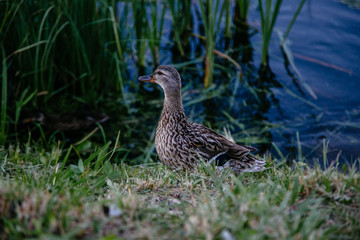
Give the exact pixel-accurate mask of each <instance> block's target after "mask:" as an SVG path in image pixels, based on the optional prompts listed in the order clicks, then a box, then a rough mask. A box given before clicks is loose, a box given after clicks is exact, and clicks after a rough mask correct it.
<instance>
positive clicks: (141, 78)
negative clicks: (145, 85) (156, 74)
mask: <svg viewBox="0 0 360 240" xmlns="http://www.w3.org/2000/svg"><path fill="white" fill-rule="evenodd" d="M139 81H142V82H152V83H153V82H155V81H154V79H153V77H152V76H151V75H146V76H141V77H139Z"/></svg>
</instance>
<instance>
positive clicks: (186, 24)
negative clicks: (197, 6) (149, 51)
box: [167, 0, 192, 56]
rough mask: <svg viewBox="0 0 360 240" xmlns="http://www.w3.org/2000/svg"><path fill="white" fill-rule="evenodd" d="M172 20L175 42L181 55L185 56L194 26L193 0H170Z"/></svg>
mask: <svg viewBox="0 0 360 240" xmlns="http://www.w3.org/2000/svg"><path fill="white" fill-rule="evenodd" d="M167 3H168V5H169V9H170V14H171V20H172V31H173V34H174V42H175V45H176V46H177V49H178V50H179V52H180V55H181V56H184V54H185V50H184V48H186V46H187V45H188V44H189V41H188V35H189V32H190V31H191V28H192V14H191V13H192V12H191V9H192V8H191V5H192V0H183V1H180V0H168V1H167Z"/></svg>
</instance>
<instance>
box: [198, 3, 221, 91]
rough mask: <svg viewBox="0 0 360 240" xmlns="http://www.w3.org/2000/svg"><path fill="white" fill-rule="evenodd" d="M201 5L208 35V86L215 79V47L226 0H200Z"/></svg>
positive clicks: (206, 78) (206, 61)
mask: <svg viewBox="0 0 360 240" xmlns="http://www.w3.org/2000/svg"><path fill="white" fill-rule="evenodd" d="M199 7H200V13H201V18H202V23H203V25H204V31H205V37H206V39H205V42H206V46H205V51H206V53H205V74H204V86H205V88H207V87H209V86H210V85H211V84H212V81H213V74H214V73H213V72H214V60H215V57H214V49H215V44H216V39H217V36H218V33H219V29H220V23H221V19H222V16H223V14H224V11H225V7H226V1H225V2H223V1H220V0H201V1H199Z"/></svg>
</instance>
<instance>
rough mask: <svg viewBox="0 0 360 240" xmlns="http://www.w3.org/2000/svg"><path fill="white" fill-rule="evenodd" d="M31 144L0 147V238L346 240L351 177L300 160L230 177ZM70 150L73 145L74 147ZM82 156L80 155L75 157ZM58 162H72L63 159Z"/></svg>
mask: <svg viewBox="0 0 360 240" xmlns="http://www.w3.org/2000/svg"><path fill="white" fill-rule="evenodd" d="M117 145H118V142H117V143H115V145H114V146H109V145H108V144H107V145H105V146H103V147H101V148H98V149H95V150H94V151H93V153H91V154H89V155H88V157H86V158H85V157H83V156H82V155H79V156H81V157H79V156H76V155H72V153H73V151H74V150H72V148H69V149H68V150H67V149H61V148H59V147H58V146H54V147H53V148H52V149H51V150H50V151H45V152H44V151H42V150H41V148H40V149H37V147H36V146H35V145H33V146H29V145H25V146H22V147H20V146H18V147H14V146H11V147H10V148H9V149H8V150H7V151H6V152H1V154H2V159H3V160H2V161H1V162H0V165H1V170H0V172H1V177H0V237H1V238H2V239H16V238H46V239H52V238H54V237H55V236H61V237H62V238H67V239H98V238H102V239H118V238H126V239H135V238H136V239H139V238H146V239H169V238H171V239H194V238H196V239H214V238H215V239H355V238H356V236H359V234H360V218H359V207H360V205H359V203H360V188H359V186H360V184H359V181H360V174H359V173H358V172H356V171H355V169H354V168H351V167H350V168H343V170H344V171H345V172H346V173H345V172H344V173H343V172H341V171H338V167H339V166H338V165H337V163H335V164H333V165H331V166H328V168H327V169H325V170H321V169H320V167H319V166H318V165H315V167H314V168H310V167H309V166H308V165H306V164H305V163H303V162H300V163H293V165H292V166H291V167H290V166H288V165H287V164H286V163H284V162H283V163H282V164H275V161H274V160H273V159H272V158H271V156H268V157H267V161H268V163H267V167H268V169H267V170H265V171H264V172H261V173H244V174H241V175H240V176H238V177H235V176H234V175H232V174H231V173H230V172H228V171H223V172H217V171H216V170H214V169H213V168H212V167H211V166H208V165H202V166H199V168H198V170H197V171H194V172H188V173H183V172H175V171H171V170H169V169H166V168H165V167H164V166H162V165H160V164H156V163H153V164H148V165H141V166H133V167H130V166H128V165H125V164H113V163H112V162H113V159H112V156H113V155H112V154H113V152H114V151H116V147H117ZM74 149H75V147H74ZM80 154H81V153H80ZM67 162H72V164H70V165H68V164H66V163H67Z"/></svg>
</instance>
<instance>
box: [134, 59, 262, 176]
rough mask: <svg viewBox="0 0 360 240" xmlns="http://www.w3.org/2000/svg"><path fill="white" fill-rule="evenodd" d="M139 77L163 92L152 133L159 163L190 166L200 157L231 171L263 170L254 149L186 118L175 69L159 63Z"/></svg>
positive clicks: (194, 164)
mask: <svg viewBox="0 0 360 240" xmlns="http://www.w3.org/2000/svg"><path fill="white" fill-rule="evenodd" d="M139 80H141V81H150V82H155V83H157V84H159V85H160V86H161V87H162V88H163V89H164V92H165V100H164V106H163V110H162V113H161V117H160V120H159V123H158V126H157V129H156V136H155V147H156V151H157V153H158V156H159V159H160V161H161V162H162V163H164V164H165V165H167V166H170V167H175V168H184V169H192V168H194V167H195V166H196V164H198V162H199V160H200V159H202V160H204V161H205V162H214V161H215V163H216V165H218V166H221V167H230V168H231V169H233V171H234V173H235V174H238V173H239V172H256V171H261V170H263V169H264V164H265V162H264V161H263V160H261V159H258V158H256V157H255V156H253V155H251V154H250V152H251V151H256V150H257V149H256V148H253V147H250V146H241V145H238V144H236V143H233V142H231V141H229V140H228V139H226V138H225V137H224V136H222V135H220V134H218V133H217V132H215V131H213V130H211V129H209V128H207V127H204V126H202V125H200V124H197V123H193V122H188V121H187V119H186V116H185V112H184V108H183V106H182V100H181V78H180V75H179V73H178V72H177V71H176V69H175V68H173V67H170V66H159V67H158V68H157V69H156V70H155V71H154V73H153V74H152V75H150V76H143V77H140V78H139Z"/></svg>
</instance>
